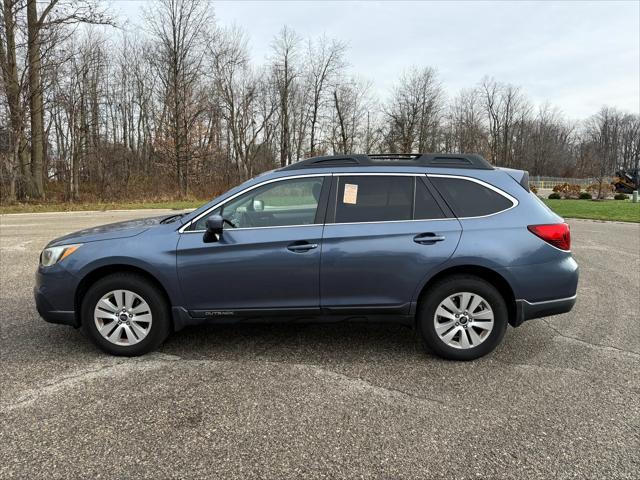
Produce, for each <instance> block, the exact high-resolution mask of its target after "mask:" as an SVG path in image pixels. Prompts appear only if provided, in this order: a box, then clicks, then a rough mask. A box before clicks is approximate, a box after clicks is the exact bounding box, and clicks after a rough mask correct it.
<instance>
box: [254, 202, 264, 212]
mask: <svg viewBox="0 0 640 480" xmlns="http://www.w3.org/2000/svg"><path fill="white" fill-rule="evenodd" d="M253 211H254V212H262V211H264V202H263V201H262V200H254V201H253Z"/></svg>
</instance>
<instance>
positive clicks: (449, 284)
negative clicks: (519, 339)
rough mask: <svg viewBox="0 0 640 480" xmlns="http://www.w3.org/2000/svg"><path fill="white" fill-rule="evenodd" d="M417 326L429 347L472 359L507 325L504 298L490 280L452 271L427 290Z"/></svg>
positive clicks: (483, 352)
mask: <svg viewBox="0 0 640 480" xmlns="http://www.w3.org/2000/svg"><path fill="white" fill-rule="evenodd" d="M417 320H418V326H419V328H420V331H421V333H422V337H423V339H424V341H425V343H426V345H427V347H429V349H431V350H432V351H433V352H435V353H436V354H437V355H439V356H441V357H444V358H447V359H451V360H473V359H475V358H478V357H482V356H483V355H486V354H487V353H489V352H491V351H493V350H494V349H495V348H496V347H497V346H498V344H499V343H500V341H501V340H502V337H503V336H504V333H505V331H506V329H507V323H508V314H507V307H506V304H505V301H504V298H503V297H502V295H501V294H500V292H499V291H498V290H497V289H496V288H495V287H494V286H493V285H491V284H490V283H489V282H487V281H485V280H483V279H481V278H478V277H475V276H471V275H455V276H451V277H448V278H445V279H444V280H442V281H440V282H438V283H437V284H435V285H434V286H433V287H432V288H430V289H429V291H428V292H426V296H425V298H424V299H423V302H422V303H421V305H420V309H419V311H418V319H417Z"/></svg>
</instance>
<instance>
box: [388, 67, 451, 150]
mask: <svg viewBox="0 0 640 480" xmlns="http://www.w3.org/2000/svg"><path fill="white" fill-rule="evenodd" d="M443 110H444V92H443V90H442V87H441V85H440V82H439V81H438V80H437V77H436V71H435V70H434V69H433V68H430V67H425V68H416V67H414V68H411V69H410V70H409V71H407V72H405V73H404V74H403V75H402V76H401V78H400V82H399V83H398V85H396V87H395V88H394V90H393V96H392V99H391V101H390V103H389V105H388V106H387V107H386V108H385V115H386V117H387V119H388V132H387V139H386V143H387V146H388V148H389V149H390V150H395V151H399V152H413V151H419V152H428V151H436V150H438V146H439V140H440V139H439V134H440V124H441V120H442V113H443Z"/></svg>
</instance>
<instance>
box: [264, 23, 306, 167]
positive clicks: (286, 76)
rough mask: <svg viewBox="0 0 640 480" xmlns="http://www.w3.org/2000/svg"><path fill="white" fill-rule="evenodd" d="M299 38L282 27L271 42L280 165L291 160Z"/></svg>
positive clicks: (298, 73)
mask: <svg viewBox="0 0 640 480" xmlns="http://www.w3.org/2000/svg"><path fill="white" fill-rule="evenodd" d="M299 45H300V38H299V37H298V36H297V34H296V33H295V32H294V31H293V30H291V29H289V28H287V27H286V26H285V27H283V28H282V30H281V31H280V33H279V34H278V36H277V37H276V38H275V39H274V42H273V44H272V50H273V58H272V60H271V68H272V70H273V79H274V83H275V87H276V93H277V96H278V100H279V101H278V117H279V122H278V123H279V127H280V148H279V150H280V166H285V165H288V164H290V163H291V162H292V157H293V150H292V145H291V144H292V139H291V137H292V134H291V123H292V122H291V110H292V109H295V103H294V100H295V99H296V96H295V93H294V89H295V84H294V82H295V81H296V80H297V79H298V77H299V76H300V66H299V65H298V49H299Z"/></svg>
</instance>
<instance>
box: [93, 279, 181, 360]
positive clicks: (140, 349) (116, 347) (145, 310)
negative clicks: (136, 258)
mask: <svg viewBox="0 0 640 480" xmlns="http://www.w3.org/2000/svg"><path fill="white" fill-rule="evenodd" d="M82 325H83V327H84V328H85V329H86V331H87V332H88V334H89V337H90V338H91V339H92V340H93V341H94V342H95V343H96V345H98V346H99V347H100V348H101V349H102V350H104V351H106V352H108V353H111V354H112V355H124V356H136V355H142V354H144V353H147V352H149V351H151V350H154V349H156V348H158V347H159V346H160V345H161V344H162V342H163V341H164V340H165V339H166V337H167V335H168V334H169V331H170V319H169V309H168V306H167V302H166V300H165V298H164V296H163V295H162V292H160V290H159V289H158V288H157V287H156V286H155V285H153V284H152V283H151V282H149V281H148V280H147V279H145V278H144V277H142V276H140V275H136V274H131V273H116V274H113V275H109V276H106V277H104V278H101V279H100V280H98V281H97V282H96V283H95V284H93V285H92V286H91V287H90V288H89V290H88V291H87V293H86V295H85V296H84V299H83V302H82Z"/></svg>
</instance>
